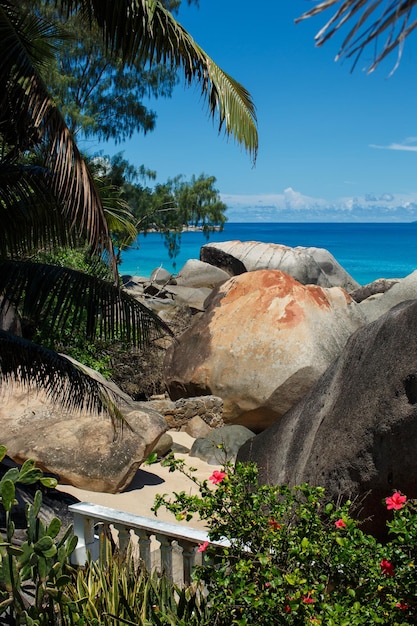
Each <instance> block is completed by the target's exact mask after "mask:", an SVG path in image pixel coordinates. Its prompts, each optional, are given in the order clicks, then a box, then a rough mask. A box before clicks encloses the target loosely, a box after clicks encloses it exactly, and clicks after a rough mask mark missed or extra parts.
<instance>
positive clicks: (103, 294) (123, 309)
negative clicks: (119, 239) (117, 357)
mask: <svg viewBox="0 0 417 626" xmlns="http://www.w3.org/2000/svg"><path fill="white" fill-rule="evenodd" d="M0 294H1V295H2V296H3V299H2V300H0V310H1V308H2V307H5V306H7V303H8V302H11V303H12V304H13V305H14V306H15V307H16V308H17V310H18V311H19V312H20V314H21V315H22V316H23V317H24V318H26V319H28V320H30V321H31V322H32V323H33V324H34V325H35V326H36V327H37V328H41V329H43V330H49V331H50V332H51V333H54V332H57V331H61V330H64V329H71V330H77V331H79V332H84V333H85V336H86V337H89V338H93V339H94V338H97V336H99V337H100V338H102V339H105V340H111V339H113V338H115V337H116V338H118V339H119V340H120V341H126V342H128V343H131V344H133V345H134V346H139V347H143V346H146V345H147V344H148V343H149V341H151V340H152V339H153V338H155V337H157V336H161V335H162V334H166V333H169V334H172V333H171V331H170V329H169V327H168V326H167V325H166V324H165V323H164V322H163V321H162V320H161V318H160V317H159V316H158V315H157V314H156V313H154V312H153V311H151V310H150V309H149V308H148V307H146V306H145V305H144V304H142V303H141V302H138V301H137V300H135V298H133V297H132V296H131V295H130V294H128V293H126V292H125V291H123V290H121V289H120V288H118V287H115V286H114V285H111V284H110V283H108V282H106V281H104V280H100V279H98V278H96V277H92V276H89V275H87V274H84V273H82V272H78V271H76V270H71V269H68V268H66V267H56V266H53V265H46V264H41V263H29V262H19V261H0Z"/></svg>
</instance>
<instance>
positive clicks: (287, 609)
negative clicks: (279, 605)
mask: <svg viewBox="0 0 417 626" xmlns="http://www.w3.org/2000/svg"><path fill="white" fill-rule="evenodd" d="M284 611H285V612H286V613H291V607H290V605H289V604H286V605H285V606H284Z"/></svg>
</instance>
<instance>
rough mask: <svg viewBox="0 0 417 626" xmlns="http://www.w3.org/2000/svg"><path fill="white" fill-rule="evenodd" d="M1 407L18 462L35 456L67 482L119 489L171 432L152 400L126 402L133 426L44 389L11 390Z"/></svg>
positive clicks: (6, 438) (6, 440)
mask: <svg viewBox="0 0 417 626" xmlns="http://www.w3.org/2000/svg"><path fill="white" fill-rule="evenodd" d="M2 400H3V401H2V404H1V406H0V426H1V431H2V437H1V442H2V444H3V445H5V446H6V447H7V453H8V455H9V456H10V457H11V458H12V459H13V460H14V461H15V462H17V463H20V464H21V463H23V462H24V461H25V460H26V459H28V458H32V459H35V461H36V464H37V466H38V467H40V468H41V469H43V470H44V471H46V472H48V473H52V474H55V475H57V476H58V478H59V481H60V483H61V484H71V485H74V486H75V487H79V488H80V489H88V490H89V491H101V492H107V493H117V492H119V491H122V490H123V489H124V488H125V487H126V486H127V485H128V484H129V483H130V481H131V480H132V478H133V477H134V475H135V473H136V472H137V470H138V469H139V467H140V465H141V463H142V462H143V461H144V460H146V459H147V457H148V456H149V454H150V453H151V451H152V449H153V448H154V446H155V444H156V442H157V440H158V439H159V437H161V435H162V434H163V433H164V432H165V431H166V430H167V425H166V422H165V420H164V418H163V417H162V416H161V415H159V414H158V413H157V412H156V411H153V410H152V409H151V408H149V407H147V406H146V403H134V402H131V404H125V405H124V408H123V414H124V416H125V418H126V421H127V424H126V425H125V426H124V427H123V428H120V427H118V428H117V429H116V430H115V429H114V427H113V425H112V423H111V420H110V419H109V418H106V417H105V416H103V415H97V414H94V413H90V412H76V411H72V412H70V411H66V410H64V409H63V408H61V407H60V406H59V405H52V404H51V403H50V401H48V399H47V398H46V397H45V396H44V395H43V394H42V393H41V392H39V393H36V392H28V391H27V390H23V391H22V390H18V389H16V388H15V389H12V388H9V389H5V395H4V397H3V398H2Z"/></svg>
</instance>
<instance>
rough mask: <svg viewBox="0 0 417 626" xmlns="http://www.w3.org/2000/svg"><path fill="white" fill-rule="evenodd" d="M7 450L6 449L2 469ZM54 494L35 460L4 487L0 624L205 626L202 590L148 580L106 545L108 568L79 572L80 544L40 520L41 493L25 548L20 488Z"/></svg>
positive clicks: (0, 490)
mask: <svg viewBox="0 0 417 626" xmlns="http://www.w3.org/2000/svg"><path fill="white" fill-rule="evenodd" d="M5 454H6V448H5V447H4V446H0V462H2V461H3V459H4V457H5ZM36 483H39V484H40V485H43V486H44V487H55V486H56V480H55V479H52V478H48V477H45V476H44V475H43V473H42V471H41V470H40V469H38V468H36V467H35V463H34V461H33V460H28V461H26V462H25V463H24V464H23V465H22V467H20V468H17V467H13V468H11V469H9V470H7V471H6V472H5V474H4V475H3V477H2V479H1V480H0V503H1V508H0V513H3V519H4V528H5V536H1V535H0V624H9V625H13V626H17V625H20V624H25V625H27V626H53V625H55V624H56V625H59V626H67V625H68V626H69V625H75V624H76V625H77V626H86V625H88V626H102V625H103V626H104V625H106V626H110V625H111V626H114V625H116V624H117V625H118V624H133V625H134V626H153V625H155V626H165V625H167V626H168V625H169V626H197V625H198V624H202V623H204V621H205V615H206V602H205V600H204V597H203V596H202V594H201V593H199V590H198V588H197V586H196V585H192V586H191V587H189V588H188V589H178V588H176V587H175V586H174V585H173V584H172V582H171V581H170V580H168V578H167V577H166V576H165V575H158V574H156V573H155V574H153V575H151V574H149V573H148V572H146V570H144V569H141V568H140V567H138V566H137V565H135V562H134V560H133V559H132V558H131V557H130V556H129V554H128V555H127V556H126V557H122V556H120V555H117V554H116V555H114V554H113V552H112V544H111V542H110V540H109V539H108V538H103V543H102V554H103V553H104V555H103V556H104V558H103V559H102V562H93V561H91V559H89V560H88V562H87V563H86V566H85V567H84V568H79V569H75V568H73V567H72V566H71V564H70V556H71V554H72V552H73V550H74V549H75V547H76V544H77V537H75V536H74V535H73V533H72V527H69V528H68V529H67V530H66V531H65V533H63V535H62V536H60V535H61V521H60V520H59V519H58V518H53V519H52V520H51V521H50V522H49V524H48V525H46V524H44V523H43V522H42V520H41V519H40V511H41V506H42V493H41V491H40V490H37V491H36V493H35V496H34V501H33V504H27V505H26V522H27V524H26V532H25V535H26V537H25V539H24V541H23V543H22V544H21V545H18V541H17V540H16V535H15V523H14V521H13V516H12V510H13V507H14V505H15V504H17V501H16V498H15V496H16V486H18V485H34V484H36Z"/></svg>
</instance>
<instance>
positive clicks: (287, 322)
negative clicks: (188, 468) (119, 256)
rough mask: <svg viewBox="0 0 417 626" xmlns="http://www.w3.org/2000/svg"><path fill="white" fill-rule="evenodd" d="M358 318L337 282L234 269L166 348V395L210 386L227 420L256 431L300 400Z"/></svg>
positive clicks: (207, 391) (205, 389) (209, 391)
mask: <svg viewBox="0 0 417 626" xmlns="http://www.w3.org/2000/svg"><path fill="white" fill-rule="evenodd" d="M362 323H363V319H362V317H361V315H360V314H359V313H358V310H357V305H356V303H354V302H353V301H352V300H351V298H350V297H349V296H348V294H347V293H346V292H345V291H343V290H342V289H340V288H338V287H333V288H331V289H323V288H321V287H318V286H316V285H307V286H304V285H301V284H300V283H299V282H297V281H296V280H294V279H293V278H291V277H290V276H288V275H287V274H284V273H283V272H279V271H273V270H260V271H257V272H249V273H245V274H241V275H240V276H237V277H234V278H232V279H230V280H229V281H227V282H226V283H224V284H223V285H222V286H221V287H219V288H218V289H217V290H214V291H213V294H212V296H211V298H210V299H209V302H208V306H207V309H206V312H205V313H203V314H202V315H201V317H200V318H199V319H198V320H196V321H195V323H194V324H193V325H192V326H191V328H189V329H188V330H186V331H185V333H183V334H182V335H181V336H180V337H179V338H178V340H177V341H175V342H174V343H173V344H172V345H171V347H170V348H169V350H168V352H167V356H166V360H165V365H164V377H165V381H166V385H167V388H168V391H169V394H170V396H171V398H173V399H177V398H179V397H186V396H197V395H206V394H213V395H216V396H220V397H221V398H222V399H223V402H224V406H223V420H224V422H225V423H234V424H242V425H244V426H246V427H247V428H249V429H251V430H253V431H255V432H259V431H261V430H263V429H265V428H267V427H268V426H270V425H271V424H272V423H273V422H274V421H276V420H277V419H278V418H279V417H281V415H283V414H284V413H285V412H286V411H288V409H289V408H291V406H293V404H295V403H296V402H297V401H298V400H300V399H301V398H302V397H303V396H304V395H305V394H306V393H307V391H308V390H309V389H310V388H311V387H312V386H313V385H314V383H315V382H316V381H317V380H318V378H319V377H320V376H321V374H322V373H323V372H324V371H325V370H326V369H327V367H328V366H329V364H330V363H331V362H332V361H333V360H334V359H335V358H336V357H337V356H338V355H339V354H340V351H341V350H342V348H343V346H344V345H345V343H346V341H347V339H348V337H349V336H350V335H351V334H352V333H353V332H354V331H355V330H356V329H357V328H359V326H361V324H362Z"/></svg>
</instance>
